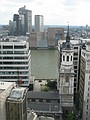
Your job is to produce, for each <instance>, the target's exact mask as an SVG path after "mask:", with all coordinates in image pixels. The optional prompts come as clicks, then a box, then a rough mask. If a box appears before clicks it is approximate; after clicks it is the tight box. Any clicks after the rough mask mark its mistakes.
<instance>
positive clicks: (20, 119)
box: [6, 87, 27, 120]
mask: <svg viewBox="0 0 90 120" xmlns="http://www.w3.org/2000/svg"><path fill="white" fill-rule="evenodd" d="M26 94H27V89H26V88H23V87H17V88H14V89H13V90H12V91H11V93H10V95H9V97H8V98H7V100H6V117H7V119H6V120H27V99H26Z"/></svg>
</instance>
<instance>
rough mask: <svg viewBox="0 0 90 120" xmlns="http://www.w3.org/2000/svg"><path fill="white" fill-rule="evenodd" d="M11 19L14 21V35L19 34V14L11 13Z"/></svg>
mask: <svg viewBox="0 0 90 120" xmlns="http://www.w3.org/2000/svg"><path fill="white" fill-rule="evenodd" d="M13 21H15V22H16V28H15V32H14V35H17V36H18V35H19V34H20V33H19V30H20V26H19V15H18V14H14V15H13Z"/></svg>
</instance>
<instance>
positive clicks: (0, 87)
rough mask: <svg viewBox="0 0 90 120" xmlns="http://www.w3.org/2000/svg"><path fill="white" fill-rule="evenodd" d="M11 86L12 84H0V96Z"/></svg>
mask: <svg viewBox="0 0 90 120" xmlns="http://www.w3.org/2000/svg"><path fill="white" fill-rule="evenodd" d="M12 84H14V83H13V82H0V94H1V93H2V92H3V91H4V90H6V89H8V88H9V87H10V86H11V85H12Z"/></svg>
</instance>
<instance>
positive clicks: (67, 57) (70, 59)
mask: <svg viewBox="0 0 90 120" xmlns="http://www.w3.org/2000/svg"><path fill="white" fill-rule="evenodd" d="M63 61H65V56H64V55H63ZM66 61H72V56H71V58H70V57H69V56H66Z"/></svg>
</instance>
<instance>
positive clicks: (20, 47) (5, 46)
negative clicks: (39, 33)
mask: <svg viewBox="0 0 90 120" xmlns="http://www.w3.org/2000/svg"><path fill="white" fill-rule="evenodd" d="M0 48H1V46H0ZM2 48H3V49H24V48H26V45H22V46H21V45H18V46H16V45H14V46H10V45H9V46H7V45H3V46H2Z"/></svg>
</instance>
